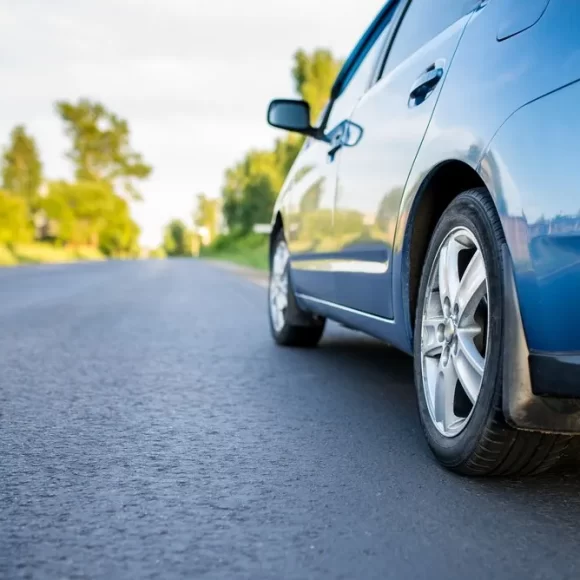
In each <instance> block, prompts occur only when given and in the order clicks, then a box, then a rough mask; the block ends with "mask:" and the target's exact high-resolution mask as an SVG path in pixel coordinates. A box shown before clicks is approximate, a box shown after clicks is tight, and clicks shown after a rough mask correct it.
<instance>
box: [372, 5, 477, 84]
mask: <svg viewBox="0 0 580 580" xmlns="http://www.w3.org/2000/svg"><path fill="white" fill-rule="evenodd" d="M480 2H481V0H437V1H436V2H435V1H434V0H411V4H410V6H409V7H408V8H407V11H406V13H405V16H404V17H403V22H402V23H401V25H400V27H399V30H398V31H397V35H396V37H395V40H394V42H393V45H392V47H391V50H390V51H389V57H388V59H387V64H386V67H385V71H384V72H385V73H386V72H389V71H391V70H393V69H394V68H395V67H396V66H397V65H399V64H400V63H401V62H403V61H404V60H405V59H407V58H408V57H409V56H411V55H412V54H413V53H415V52H417V50H419V49H420V48H421V47H422V46H423V45H424V44H427V43H428V42H429V41H430V40H432V39H433V38H435V37H436V36H437V35H438V34H440V33H441V32H443V31H444V30H445V29H446V28H448V27H449V26H451V25H452V24H453V23H455V22H457V20H459V19H460V18H462V17H463V16H465V15H466V14H469V13H470V12H471V11H472V10H473V9H474V8H475V7H476V6H477V5H478V4H480ZM383 74H384V73H383Z"/></svg>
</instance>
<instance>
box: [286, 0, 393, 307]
mask: <svg viewBox="0 0 580 580" xmlns="http://www.w3.org/2000/svg"><path fill="white" fill-rule="evenodd" d="M398 4H399V0H390V1H389V2H388V3H387V4H386V5H385V8H383V10H381V12H380V13H379V15H378V16H377V18H376V19H375V20H374V21H373V23H372V24H371V26H369V28H368V29H367V31H366V32H365V34H364V35H363V37H362V38H361V41H360V42H359V44H358V45H357V47H356V48H355V49H354V51H353V53H352V54H351V55H350V57H349V58H348V59H347V61H346V63H345V67H344V68H343V70H342V71H341V73H340V74H339V79H340V78H341V77H342V78H343V80H344V82H343V85H342V86H341V88H340V91H339V92H338V94H335V95H334V96H333V98H332V99H331V101H330V103H329V105H328V107H329V110H328V111H327V112H326V115H323V116H322V117H323V118H324V133H325V134H326V136H327V138H328V141H320V140H315V139H313V138H309V139H308V140H307V142H306V143H305V145H304V148H303V150H302V152H301V153H300V155H299V157H298V159H297V161H296V163H295V165H294V166H293V168H292V172H291V174H290V175H289V177H288V180H287V185H286V187H287V189H288V194H287V195H288V201H287V204H286V208H287V209H286V222H287V223H286V224H285V231H286V238H287V242H288V247H289V249H290V254H291V256H292V282H293V285H294V289H295V291H296V292H297V293H298V294H302V295H306V296H310V297H314V298H318V299H323V300H326V301H330V302H335V301H336V293H335V289H336V285H335V273H336V271H337V270H338V271H340V269H341V262H340V261H339V260H337V250H338V246H337V244H336V237H335V196H336V182H337V169H338V166H339V157H338V156H337V155H336V153H337V151H338V150H339V149H340V144H341V142H342V139H343V138H344V131H345V127H346V124H345V122H346V120H347V119H348V117H349V115H350V114H351V112H352V111H353V109H354V107H355V105H356V103H357V102H358V100H359V99H360V98H361V96H362V95H363V94H364V92H365V90H366V89H367V87H368V83H369V80H370V79H371V77H372V74H373V72H374V70H375V65H376V62H377V60H378V58H379V56H380V54H381V51H382V48H383V47H384V44H385V41H386V39H387V37H388V31H389V24H390V23H391V20H392V16H393V14H394V12H395V7H396V6H397V5H398ZM337 145H338V147H337Z"/></svg>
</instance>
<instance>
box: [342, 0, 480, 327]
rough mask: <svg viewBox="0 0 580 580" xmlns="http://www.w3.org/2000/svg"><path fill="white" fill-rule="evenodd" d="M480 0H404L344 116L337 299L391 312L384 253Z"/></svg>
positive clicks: (364, 308)
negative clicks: (351, 130)
mask: <svg viewBox="0 0 580 580" xmlns="http://www.w3.org/2000/svg"><path fill="white" fill-rule="evenodd" d="M479 4H480V0H438V1H437V2H433V0H410V1H409V0H405V1H404V2H403V3H402V4H401V6H400V9H399V13H398V14H397V22H396V26H394V28H395V29H396V30H395V31H394V33H393V37H392V38H390V39H389V40H388V41H387V46H386V49H385V50H386V57H385V58H386V60H384V61H383V63H381V65H379V69H381V68H382V70H377V73H376V77H375V78H377V79H378V80H377V82H375V83H374V84H373V85H372V86H371V87H370V88H369V90H368V91H367V92H366V93H365V95H364V96H363V97H362V98H361V99H360V101H359V102H358V104H357V106H356V107H355V109H354V111H353V113H352V115H351V117H350V121H351V122H352V123H353V125H354V126H356V127H359V128H360V129H359V130H360V131H361V132H362V135H361V138H360V140H359V142H358V144H356V145H355V146H350V147H343V148H342V150H341V151H340V169H339V176H338V185H337V194H336V207H335V223H336V228H335V238H336V243H337V244H338V246H339V248H338V251H339V253H340V257H341V258H342V259H343V260H344V261H345V263H349V264H350V265H351V267H350V269H345V270H344V271H342V272H339V273H337V274H336V296H337V301H338V302H339V303H340V304H341V305H343V306H347V307H349V308H352V309H354V310H358V311H362V312H365V313H368V314H372V315H375V316H379V317H382V318H387V319H391V318H392V317H393V305H392V292H391V287H392V279H391V273H392V272H391V261H392V260H391V259H392V254H393V251H394V249H393V241H394V237H395V228H396V226H397V219H398V212H399V205H400V202H401V197H402V194H403V190H404V188H405V184H406V181H407V177H408V175H409V173H410V170H411V167H412V165H413V162H414V160H415V157H416V155H417V152H418V150H419V147H420V146H421V142H422V140H423V137H424V135H425V132H426V131H427V128H428V126H429V122H430V120H431V116H432V114H433V110H434V108H435V104H436V103H437V98H438V96H439V92H440V90H441V87H442V86H443V82H444V80H445V77H446V74H447V71H448V70H449V67H450V65H451V61H452V59H453V55H454V53H455V51H456V49H457V46H458V44H459V41H460V39H461V35H462V32H463V30H464V28H465V26H466V24H467V22H468V20H469V17H470V14H471V13H472V12H473V10H474V9H475V8H476V7H477V5H479Z"/></svg>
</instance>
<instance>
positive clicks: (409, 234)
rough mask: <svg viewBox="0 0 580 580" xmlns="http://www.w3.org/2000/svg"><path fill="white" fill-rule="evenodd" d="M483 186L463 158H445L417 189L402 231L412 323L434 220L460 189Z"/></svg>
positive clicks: (435, 223)
mask: <svg viewBox="0 0 580 580" xmlns="http://www.w3.org/2000/svg"><path fill="white" fill-rule="evenodd" d="M480 187H483V188H485V189H487V187H486V185H485V183H484V181H483V180H482V178H481V177H480V175H479V174H478V173H477V171H476V170H475V169H474V168H473V167H471V166H470V165H469V164H467V163H465V162H464V161H458V160H455V159H453V160H448V161H444V162H442V163H440V164H438V165H437V166H436V167H434V168H433V169H432V170H431V171H430V172H429V173H428V174H427V175H426V177H425V178H424V179H423V181H422V182H421V185H420V186H419V188H418V190H417V194H416V196H415V200H414V201H413V205H412V208H411V212H410V214H409V219H408V223H407V226H406V232H405V240H406V242H405V245H406V260H405V265H404V267H405V274H404V276H403V279H404V280H405V281H406V288H407V292H408V306H407V308H408V312H407V313H408V321H409V325H410V329H411V332H413V331H414V326H415V310H416V307H417V297H418V292H419V284H420V281H421V273H422V270H423V264H424V261H425V255H426V254H427V248H428V246H429V242H430V241H431V237H432V235H433V231H434V230H435V226H436V225H437V222H438V221H439V219H440V218H441V216H442V215H443V212H444V211H445V209H446V208H447V207H448V206H449V204H450V203H451V202H452V201H453V200H454V199H455V198H456V197H457V196H458V195H459V194H460V193H462V192H464V191H467V190H469V189H475V188H480Z"/></svg>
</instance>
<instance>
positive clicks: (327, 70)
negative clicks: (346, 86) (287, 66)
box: [292, 48, 342, 123]
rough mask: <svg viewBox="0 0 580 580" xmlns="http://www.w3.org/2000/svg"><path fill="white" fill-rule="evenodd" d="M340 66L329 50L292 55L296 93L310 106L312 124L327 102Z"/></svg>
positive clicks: (299, 51) (299, 52) (339, 62)
mask: <svg viewBox="0 0 580 580" xmlns="http://www.w3.org/2000/svg"><path fill="white" fill-rule="evenodd" d="M341 66H342V62H341V61H340V60H337V59H335V58H334V56H333V55H332V53H331V52H330V51H329V50H326V49H322V48H319V49H316V50H314V51H313V52H312V53H310V54H309V53H307V52H306V51H304V50H298V51H297V52H296V53H295V55H294V66H293V68H292V76H293V78H294V83H295V87H296V91H297V92H298V94H300V95H301V96H302V98H303V99H304V100H305V101H307V102H308V104H309V105H310V110H311V120H312V122H313V123H314V122H315V121H316V119H318V117H319V115H320V113H321V112H322V109H324V107H325V106H326V103H327V102H328V99H329V97H330V91H331V89H332V85H333V84H334V81H335V80H336V77H337V75H338V73H339V71H340V68H341Z"/></svg>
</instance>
